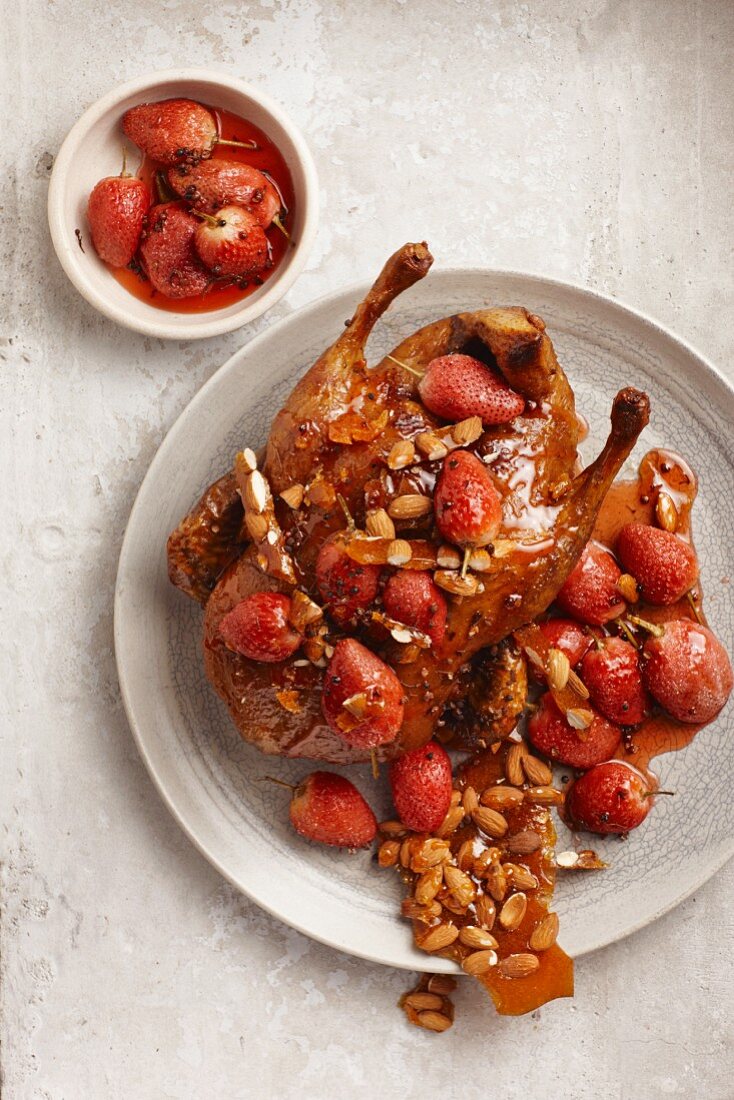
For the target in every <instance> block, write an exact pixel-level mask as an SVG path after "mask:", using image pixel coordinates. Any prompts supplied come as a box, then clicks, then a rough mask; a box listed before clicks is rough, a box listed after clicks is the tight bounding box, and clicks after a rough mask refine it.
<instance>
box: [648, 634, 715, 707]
mask: <svg viewBox="0 0 734 1100" xmlns="http://www.w3.org/2000/svg"><path fill="white" fill-rule="evenodd" d="M642 677H643V680H644V682H645V685H646V687H647V690H648V691H649V692H650V694H651V695H653V696H654V697H655V698H656V699H657V701H658V703H660V705H661V706H662V707H664V708H665V709H666V710H667V711H668V713H669V714H672V715H673V717H674V718H677V719H678V721H679V722H692V723H694V724H698V723H706V722H710V721H711V720H712V719H713V718H715V717H716V715H717V714H718V713H719V711H720V710H721V709H722V707H723V706H724V704H725V703H726V701H727V699H728V698H729V696H730V694H731V690H732V686H734V674H732V667H731V661H730V660H729V655H728V653H727V652H726V650H725V649H724V647H723V645H722V644H721V642H720V641H719V640H718V638H716V637H715V635H714V634H712V632H711V631H710V630H709V628H708V627H707V626H702V625H701V624H700V623H696V622H693V621H692V620H691V619H674V620H672V621H671V622H667V623H665V625H664V626H663V627H662V633H660V634H657V635H653V636H652V637H650V638H648V639H647V641H646V642H645V645H644V647H643V651H642Z"/></svg>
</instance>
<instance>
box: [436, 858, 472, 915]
mask: <svg viewBox="0 0 734 1100" xmlns="http://www.w3.org/2000/svg"><path fill="white" fill-rule="evenodd" d="M443 880H444V882H445V883H446V886H447V887H448V889H449V890H450V891H451V893H452V894H453V896H454V898H455V899H456V901H457V902H458V904H459V905H460V906H462V908H464V909H465V908H466V907H467V906H468V905H471V903H472V902H473V901H474V898H475V896H476V890H475V888H474V883H473V882H472V880H471V879H470V878H469V876H468V875H467V874H466V872H465V871H462V870H461V869H460V868H459V867H454V865H453V864H451V863H447V864H446V865H445V866H444V869H443Z"/></svg>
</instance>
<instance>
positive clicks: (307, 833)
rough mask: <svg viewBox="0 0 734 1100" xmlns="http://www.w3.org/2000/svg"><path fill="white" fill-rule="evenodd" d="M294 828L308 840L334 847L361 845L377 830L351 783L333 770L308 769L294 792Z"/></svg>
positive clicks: (291, 806) (362, 846) (292, 803)
mask: <svg viewBox="0 0 734 1100" xmlns="http://www.w3.org/2000/svg"><path fill="white" fill-rule="evenodd" d="M289 814H290V819H291V824H292V825H293V828H294V829H295V830H296V832H297V833H300V834H301V836H303V837H306V838H307V839H308V840H316V841H318V842H319V843H320V844H329V845H331V846H332V847H334V848H364V847H366V846H367V845H368V844H371V843H372V841H373V840H374V839H375V834H376V833H377V821H376V819H375V815H374V814H373V812H372V810H371V809H370V807H369V806H368V804H367V802H365V800H364V798H363V797H362V795H361V794H360V793H359V791H358V790H357V788H356V787H355V786H354V784H353V783H350V782H349V780H348V779H344V778H343V776H341V775H337V774H336V773H335V772H311V774H310V775H307V776H306V778H305V779H303V780H302V781H301V782H300V783H299V785H298V786H297V787H296V789H295V791H294V792H293V797H292V798H291V804H290V811H289Z"/></svg>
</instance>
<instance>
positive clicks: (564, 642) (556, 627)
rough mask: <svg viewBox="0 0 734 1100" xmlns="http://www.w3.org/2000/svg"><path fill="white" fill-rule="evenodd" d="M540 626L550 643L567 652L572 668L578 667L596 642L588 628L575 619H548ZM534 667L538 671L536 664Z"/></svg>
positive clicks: (539, 624) (562, 651)
mask: <svg viewBox="0 0 734 1100" xmlns="http://www.w3.org/2000/svg"><path fill="white" fill-rule="evenodd" d="M538 626H539V627H540V629H541V630H542V632H543V634H545V636H546V638H547V639H548V643H549V645H551V646H553V648H554V649H560V651H561V653H565V654H566V656H567V657H568V663H569V664H570V666H571V668H576V665H577V664H578V663H579V661H580V660H581V659H582V657H584V655H585V654H586V653H588V652H589V650H590V649H591V647H592V646H593V644H594V636H593V634H592V633H591V632H590V631H589V630H588V628H587V629H585V628H584V627H583V626H581V625H580V624H579V623H577V622H575V621H574V620H573V619H560V618H553V619H546V620H545V622H542V623H538ZM532 667H533V671H534V672H535V671H537V669H536V668H535V666H532Z"/></svg>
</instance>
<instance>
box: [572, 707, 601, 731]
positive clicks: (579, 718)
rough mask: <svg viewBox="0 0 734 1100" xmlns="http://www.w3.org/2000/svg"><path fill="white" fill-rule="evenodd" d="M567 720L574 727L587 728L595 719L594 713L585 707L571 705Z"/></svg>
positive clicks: (577, 728) (576, 728)
mask: <svg viewBox="0 0 734 1100" xmlns="http://www.w3.org/2000/svg"><path fill="white" fill-rule="evenodd" d="M566 721H567V722H568V724H569V726H571V728H572V729H575V730H587V729H588V728H589V726H590V725H591V723H592V722H593V721H594V713H593V711H590V710H586V709H585V708H584V707H569V709H568V710H567V711H566Z"/></svg>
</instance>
